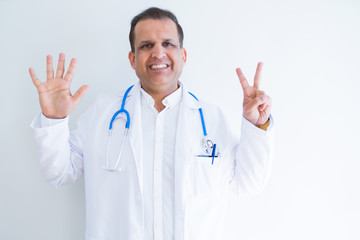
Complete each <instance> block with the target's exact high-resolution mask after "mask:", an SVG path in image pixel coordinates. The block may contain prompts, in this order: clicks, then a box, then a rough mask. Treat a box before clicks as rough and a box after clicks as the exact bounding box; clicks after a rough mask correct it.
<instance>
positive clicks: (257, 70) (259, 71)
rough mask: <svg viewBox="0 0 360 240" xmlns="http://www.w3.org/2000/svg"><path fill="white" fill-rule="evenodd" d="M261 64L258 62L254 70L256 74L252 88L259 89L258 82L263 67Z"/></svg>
mask: <svg viewBox="0 0 360 240" xmlns="http://www.w3.org/2000/svg"><path fill="white" fill-rule="evenodd" d="M263 65H264V64H263V63H262V62H259V63H258V65H257V68H256V73H255V77H254V88H256V89H259V86H260V80H261V69H262V67H263Z"/></svg>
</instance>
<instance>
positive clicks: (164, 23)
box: [30, 8, 272, 240]
mask: <svg viewBox="0 0 360 240" xmlns="http://www.w3.org/2000/svg"><path fill="white" fill-rule="evenodd" d="M182 41H183V32H182V29H181V27H180V25H179V24H178V22H177V19H176V17H175V16H174V15H173V14H172V13H171V12H168V11H164V10H162V9H158V8H150V9H147V10H145V11H144V12H142V13H141V14H139V15H137V16H136V17H134V19H133V21H132V24H131V30H130V44H131V51H130V53H129V60H130V64H131V66H132V68H133V69H134V70H135V72H136V75H137V76H138V78H139V82H138V83H136V84H135V85H134V86H133V87H132V88H129V89H127V91H126V92H124V91H122V92H121V93H120V94H117V95H115V96H104V97H100V98H99V99H98V100H97V101H96V102H95V104H94V105H93V106H91V107H90V109H89V110H88V111H87V112H86V113H84V114H83V116H82V117H81V118H80V120H79V121H78V128H77V129H76V130H75V131H73V132H71V133H70V132H69V130H68V115H69V114H70V113H71V111H72V110H73V109H74V108H75V107H76V105H77V104H78V102H79V100H80V99H81V97H82V96H83V94H84V93H85V91H86V90H87V88H88V86H82V87H81V88H80V89H79V90H78V91H77V92H76V93H75V94H74V95H71V93H70V82H71V80H72V76H73V74H74V70H75V65H76V60H75V59H72V60H71V63H70V67H69V69H68V72H67V73H66V74H65V76H63V74H64V61H65V56H64V54H60V57H59V63H58V68H57V71H56V75H55V77H54V73H53V68H52V57H51V56H48V57H47V81H46V82H44V83H43V82H41V81H40V80H39V79H38V78H37V77H36V75H35V72H34V70H33V69H32V68H30V75H31V77H32V80H33V82H34V84H35V86H36V87H37V90H38V93H39V97H40V106H41V110H42V114H39V115H38V116H37V117H36V118H35V119H34V120H33V122H32V128H33V129H34V133H35V139H36V142H37V144H38V148H39V154H40V165H41V168H42V171H43V172H44V175H45V177H46V179H47V180H48V181H49V182H50V183H51V184H53V185H55V186H61V185H63V184H67V183H72V182H74V181H75V180H76V179H78V178H79V177H80V176H81V175H82V174H84V176H85V193H86V239H87V240H100V239H102V240H105V239H106V240H115V239H126V240H128V239H133V240H135V239H136V240H139V239H140V240H143V239H146V240H147V239H165V240H168V239H176V240H180V239H181V240H182V239H186V240H190V239H195V240H200V239H206V240H209V239H223V238H222V227H223V222H224V221H223V220H224V214H225V212H226V202H227V194H228V192H229V189H236V190H237V191H242V192H254V191H259V190H261V189H262V188H263V186H264V183H265V181H266V178H267V176H268V172H269V171H268V169H269V164H270V152H271V151H270V149H271V147H270V145H271V135H272V134H271V128H272V120H271V118H270V108H271V99H270V97H268V96H267V95H265V94H264V92H262V91H260V90H259V83H260V71H261V67H262V64H261V63H259V64H258V67H257V70H256V74H255V79H254V85H253V86H250V85H249V84H248V82H247V80H246V79H245V77H244V75H243V74H242V72H241V70H240V69H237V74H238V77H239V79H240V83H241V86H242V88H243V92H244V103H243V115H244V118H243V120H242V128H241V139H240V140H237V139H234V138H233V136H232V134H231V131H230V130H229V127H228V126H227V125H226V123H225V121H224V118H223V115H222V113H221V112H220V110H219V109H218V108H216V107H214V106H212V105H210V104H207V103H204V102H202V101H198V99H197V98H196V97H195V95H193V94H192V93H189V92H188V91H187V90H186V88H185V86H184V85H183V84H182V83H180V82H179V78H180V76H181V72H182V69H183V67H184V65H185V63H186V57H187V55H186V51H185V49H184V48H183V46H182ZM120 108H121V111H119V109H120ZM117 111H119V113H118V114H117V115H116V114H115V115H114V113H116V112H117ZM112 119H116V121H115V122H113V121H112ZM126 123H127V124H126ZM126 125H128V126H126ZM127 127H128V128H127ZM109 128H111V129H113V130H112V131H113V132H112V133H113V135H112V136H111V138H110V141H109V135H108V132H109ZM124 129H128V130H126V131H125V133H123V131H124ZM127 131H128V137H126V136H127V133H126V132H127ZM115 133H116V134H115ZM119 133H120V134H119ZM119 155H120V158H118V156H119Z"/></svg>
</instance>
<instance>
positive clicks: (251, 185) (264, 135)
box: [234, 63, 273, 192]
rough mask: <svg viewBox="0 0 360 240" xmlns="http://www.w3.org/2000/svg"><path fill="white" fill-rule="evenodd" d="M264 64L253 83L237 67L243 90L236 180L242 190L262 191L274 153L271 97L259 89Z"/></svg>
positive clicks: (259, 68) (260, 66)
mask: <svg viewBox="0 0 360 240" xmlns="http://www.w3.org/2000/svg"><path fill="white" fill-rule="evenodd" d="M262 65H263V64H262V63H259V64H258V66H257V69H256V74H255V77H254V85H253V86H250V85H249V83H248V82H247V80H246V78H245V76H244V74H243V73H242V71H241V69H240V68H238V69H236V72H237V75H238V77H239V80H240V83H241V86H242V89H243V93H244V100H243V117H244V119H243V121H242V127H241V138H240V143H239V144H238V145H237V146H236V148H235V149H234V150H235V153H234V154H235V170H234V171H235V179H236V183H237V186H238V189H241V190H242V191H243V192H259V191H261V190H262V189H263V188H264V186H265V183H266V180H267V178H268V176H269V172H270V165H271V155H272V127H273V120H272V118H271V117H270V112H271V98H270V97H269V96H267V95H266V94H265V93H264V92H263V91H261V90H259V84H260V73H261V69H262Z"/></svg>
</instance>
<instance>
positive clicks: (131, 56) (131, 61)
mask: <svg viewBox="0 0 360 240" xmlns="http://www.w3.org/2000/svg"><path fill="white" fill-rule="evenodd" d="M128 58H129V62H130V65H131V67H132V68H133V69H134V70H135V53H133V52H132V51H130V52H129V56H128Z"/></svg>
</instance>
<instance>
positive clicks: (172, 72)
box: [129, 19, 186, 96]
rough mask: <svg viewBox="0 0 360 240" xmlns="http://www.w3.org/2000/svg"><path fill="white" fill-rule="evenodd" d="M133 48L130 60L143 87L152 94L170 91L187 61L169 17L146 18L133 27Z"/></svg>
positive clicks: (174, 26) (174, 86)
mask: <svg viewBox="0 0 360 240" xmlns="http://www.w3.org/2000/svg"><path fill="white" fill-rule="evenodd" d="M134 33H135V41H134V52H131V51H130V52H129V61H130V64H131V66H132V68H133V69H134V70H135V72H136V75H137V76H138V78H139V79H140V83H141V86H142V88H143V89H144V90H145V91H146V92H148V93H149V94H150V95H151V94H161V95H165V96H167V95H169V94H170V93H172V92H173V91H175V90H176V89H177V82H178V80H179V77H180V75H181V73H182V69H183V67H184V65H185V62H186V51H185V49H184V48H181V47H180V43H179V38H178V32H177V28H176V25H175V23H174V22H173V21H172V20H170V19H160V20H158V19H146V20H142V21H140V22H138V23H137V24H136V27H135V31H134Z"/></svg>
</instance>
